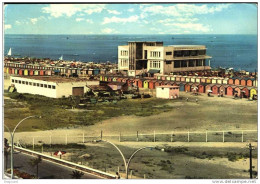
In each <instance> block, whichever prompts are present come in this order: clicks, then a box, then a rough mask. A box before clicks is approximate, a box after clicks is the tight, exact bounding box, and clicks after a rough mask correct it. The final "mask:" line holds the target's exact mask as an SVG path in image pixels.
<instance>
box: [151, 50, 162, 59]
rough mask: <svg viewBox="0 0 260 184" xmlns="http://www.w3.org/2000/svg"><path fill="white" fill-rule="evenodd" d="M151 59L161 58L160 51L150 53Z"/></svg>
mask: <svg viewBox="0 0 260 184" xmlns="http://www.w3.org/2000/svg"><path fill="white" fill-rule="evenodd" d="M150 57H155V58H159V57H161V52H159V51H151V52H150Z"/></svg>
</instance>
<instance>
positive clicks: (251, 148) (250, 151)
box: [247, 143, 255, 179]
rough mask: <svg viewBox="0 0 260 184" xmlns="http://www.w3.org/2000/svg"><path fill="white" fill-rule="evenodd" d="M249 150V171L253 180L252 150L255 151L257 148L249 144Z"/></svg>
mask: <svg viewBox="0 0 260 184" xmlns="http://www.w3.org/2000/svg"><path fill="white" fill-rule="evenodd" d="M247 148H248V149H249V159H250V160H249V167H250V168H249V171H250V179H252V178H253V169H252V167H253V166H252V150H254V149H255V147H254V146H252V145H251V143H249V144H248V145H247Z"/></svg>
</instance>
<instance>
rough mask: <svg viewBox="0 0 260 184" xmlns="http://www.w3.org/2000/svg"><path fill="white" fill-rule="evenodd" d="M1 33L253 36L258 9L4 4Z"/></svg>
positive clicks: (223, 5) (226, 5) (201, 5)
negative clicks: (2, 29)
mask: <svg viewBox="0 0 260 184" xmlns="http://www.w3.org/2000/svg"><path fill="white" fill-rule="evenodd" d="M4 33H5V34H257V5H256V4H255V3H251V4H250V3H221V4H211V3H208V4H207V3H199V4H194V3H192V4H189V3H186V4H180V3H171V4H156V3H153V4H133V3H132V4H6V5H4Z"/></svg>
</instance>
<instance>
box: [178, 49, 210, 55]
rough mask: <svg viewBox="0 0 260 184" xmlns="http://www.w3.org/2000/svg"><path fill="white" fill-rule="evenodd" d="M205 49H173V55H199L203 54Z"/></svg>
mask: <svg viewBox="0 0 260 184" xmlns="http://www.w3.org/2000/svg"><path fill="white" fill-rule="evenodd" d="M205 54H206V50H180V51H174V56H175V57H185V56H199V55H205Z"/></svg>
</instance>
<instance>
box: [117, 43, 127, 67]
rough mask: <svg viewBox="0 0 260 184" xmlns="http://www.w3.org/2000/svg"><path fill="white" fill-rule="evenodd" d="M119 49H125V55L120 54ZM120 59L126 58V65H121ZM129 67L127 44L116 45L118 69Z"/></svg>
mask: <svg viewBox="0 0 260 184" xmlns="http://www.w3.org/2000/svg"><path fill="white" fill-rule="evenodd" d="M121 51H127V52H128V54H127V55H121ZM122 59H127V60H128V64H127V66H121V60H122ZM128 69H129V46H128V45H124V46H118V70H128Z"/></svg>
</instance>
